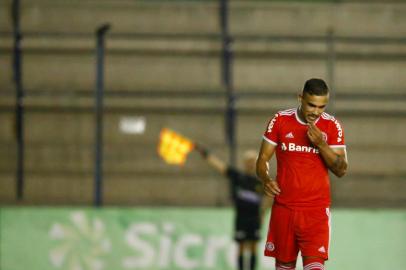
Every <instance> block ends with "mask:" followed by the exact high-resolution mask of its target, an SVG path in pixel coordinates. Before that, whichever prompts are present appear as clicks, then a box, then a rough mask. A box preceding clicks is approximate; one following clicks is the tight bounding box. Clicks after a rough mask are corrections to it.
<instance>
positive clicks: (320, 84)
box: [303, 78, 328, 96]
mask: <svg viewBox="0 0 406 270" xmlns="http://www.w3.org/2000/svg"><path fill="white" fill-rule="evenodd" d="M304 93H307V94H309V95H315V96H325V95H327V94H328V86H327V84H326V82H325V81H323V80H322V79H315V78H312V79H310V80H307V81H306V83H305V85H304V87H303V94H304Z"/></svg>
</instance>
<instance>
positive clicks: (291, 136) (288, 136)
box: [285, 132, 295, 139]
mask: <svg viewBox="0 0 406 270" xmlns="http://www.w3.org/2000/svg"><path fill="white" fill-rule="evenodd" d="M294 137H295V136H293V133H292V132H289V133H288V134H286V136H285V138H290V139H293V138H294Z"/></svg>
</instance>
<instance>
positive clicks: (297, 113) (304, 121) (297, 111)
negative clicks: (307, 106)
mask: <svg viewBox="0 0 406 270" xmlns="http://www.w3.org/2000/svg"><path fill="white" fill-rule="evenodd" d="M296 115H297V117H299V119H300V121H302V122H303V123H307V120H306V118H305V117H304V116H303V113H302V110H301V109H300V106H299V107H297V109H296Z"/></svg>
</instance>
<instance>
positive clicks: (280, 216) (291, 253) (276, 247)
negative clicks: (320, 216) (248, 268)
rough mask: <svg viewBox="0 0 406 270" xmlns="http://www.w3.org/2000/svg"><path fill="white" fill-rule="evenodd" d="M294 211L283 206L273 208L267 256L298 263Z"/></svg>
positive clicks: (266, 247)
mask: <svg viewBox="0 0 406 270" xmlns="http://www.w3.org/2000/svg"><path fill="white" fill-rule="evenodd" d="M293 215H294V213H293V211H292V210H290V209H288V208H285V207H283V206H278V205H274V206H273V207H272V213H271V220H270V223H269V229H268V236H267V242H266V246H265V252H264V253H265V256H270V257H275V258H276V259H277V260H279V261H282V262H291V261H296V259H297V254H298V246H297V244H296V239H295V231H294V228H295V226H294V219H293Z"/></svg>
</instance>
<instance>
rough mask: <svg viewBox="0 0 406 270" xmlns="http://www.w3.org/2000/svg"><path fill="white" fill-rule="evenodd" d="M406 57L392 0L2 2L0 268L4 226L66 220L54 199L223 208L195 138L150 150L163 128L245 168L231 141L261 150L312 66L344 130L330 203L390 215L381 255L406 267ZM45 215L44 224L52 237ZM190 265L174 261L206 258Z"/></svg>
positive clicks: (6, 259) (225, 200)
mask: <svg viewBox="0 0 406 270" xmlns="http://www.w3.org/2000/svg"><path fill="white" fill-rule="evenodd" d="M106 24H108V25H109V26H110V28H108V27H106ZM103 26H105V27H104V28H103ZM405 60H406V2H405V1H400V0H399V1H372V0H370V1H368V0H359V1H350V0H348V1H346V0H341V1H339V0H336V1H334V0H324V1H323V0H318V1H310V0H309V1H276V0H275V1H266V0H245V1H244V0H231V1H219V0H166V1H165V0H156V1H154V0H149V1H147V0H144V1H143V0H120V1H118V0H116V1H114V0H69V1H67V0H31V1H28V0H25V1H24V0H22V1H17V0H14V1H12V0H0V123H1V125H0V203H1V205H2V208H1V212H0V213H1V214H2V215H1V216H2V219H1V220H2V221H0V222H1V223H0V225H1V229H0V231H2V236H3V241H0V242H1V243H0V245H1V246H0V255H1V254H2V253H3V256H0V268H1V269H2V270H3V269H4V270H9V269H22V268H19V267H20V266H18V263H17V264H16V261H18V260H16V258H17V257H18V256H21V254H22V253H20V252H22V251H21V250H20V252H17V253H16V250H19V247H18V246H16V247H15V249H13V248H11V249H10V243H11V242H13V243H15V240H13V239H14V238H8V236H10V235H12V234H11V233H10V230H12V228H13V226H17V227H14V228H18V230H17V231H15V233H14V234H13V235H16V234H17V235H18V232H19V230H22V229H23V228H20V227H18V226H20V225H15V224H21V223H19V222H17V221H16V220H20V218H21V221H22V223H24V218H23V217H25V218H27V220H35V217H37V218H38V219H39V220H41V219H42V218H44V217H45V219H47V220H49V222H50V223H49V224H51V225H52V224H54V223H52V222H54V218H56V219H58V218H61V219H68V217H69V216H70V215H71V212H70V210H69V211H68V210H66V208H69V209H73V210H72V211H76V210H78V209H82V210H83V209H84V210H83V211H84V212H81V214H83V215H76V216H75V215H74V217H76V219H75V218H74V220H76V221H77V220H82V221H83V219H84V216H86V215H88V216H89V215H90V216H92V215H96V214H95V213H96V212H93V210H94V209H93V210H92V208H90V209H89V208H87V207H92V206H108V207H107V208H109V207H113V209H116V211H119V210H117V209H119V208H120V209H121V208H122V207H125V208H124V209H126V210H125V211H136V210H137V209H141V210H142V209H150V207H153V208H151V209H152V210H151V213H152V215H154V214H153V213H154V211H157V212H155V213H156V215H158V216H161V215H162V212H160V211H164V210H160V209H165V208H162V206H165V207H168V206H170V207H174V208H176V209H180V210H181V209H183V208H184V207H187V208H184V211H186V212H185V213H186V214H185V215H186V216H187V214H191V213H190V212H188V211H191V212H194V210H191V209H192V208H191V207H193V208H199V209H201V208H204V209H208V210H207V211H214V210H216V209H217V210H218V211H220V212H218V213H220V214H219V215H220V216H223V215H222V214H221V213H223V212H221V211H228V210H227V209H229V207H230V205H231V203H230V194H229V186H228V182H227V180H226V179H224V178H223V177H222V176H221V175H219V174H218V173H217V172H216V171H214V170H213V169H212V168H210V167H209V165H207V163H206V162H205V161H203V160H202V159H201V158H200V156H199V155H197V154H196V153H193V152H192V153H191V154H190V155H189V157H188V160H187V162H186V163H185V165H184V166H170V165H168V164H166V163H165V162H164V161H163V160H162V159H161V158H160V157H159V156H158V154H157V146H158V142H159V133H160V131H161V129H162V128H164V127H167V128H172V129H174V130H176V131H177V132H179V133H181V134H183V135H184V136H186V137H189V138H191V139H192V140H196V141H198V142H200V143H202V144H204V145H206V146H207V147H208V148H209V149H211V151H212V152H213V153H215V154H216V155H218V156H219V157H221V158H222V159H224V160H225V161H227V162H229V163H230V164H234V165H236V166H241V162H240V154H242V153H243V152H244V151H245V150H247V149H259V145H260V142H261V140H262V134H263V132H264V130H265V127H266V124H267V121H268V120H269V118H270V117H272V116H273V115H274V114H275V113H276V112H277V111H278V110H281V109H285V108H292V107H295V106H297V98H296V96H297V94H298V93H299V92H300V91H301V90H302V87H303V84H304V82H305V81H306V80H307V79H309V78H312V77H319V78H323V79H325V80H326V81H327V82H328V84H329V86H330V89H331V90H332V99H331V102H330V104H329V107H328V109H327V112H329V113H331V114H334V115H335V116H337V118H338V119H339V120H340V121H341V122H342V124H343V127H344V131H345V138H346V144H347V151H348V158H349V164H350V167H349V171H348V174H347V175H346V176H345V177H344V178H342V179H336V178H335V177H333V176H332V194H333V206H334V207H335V208H337V211H338V212H340V211H343V212H341V213H342V214H343V216H345V218H344V219H342V220H343V224H344V223H346V222H349V223H348V224H360V223H359V222H360V220H356V219H355V220H354V223H351V222H350V220H352V218H354V217H353V216H352V215H351V213H361V214H360V215H359V217H362V216H363V215H367V216H368V213H369V214H371V218H372V219H371V223H372V224H374V225H376V226H378V225H379V224H382V226H385V225H384V224H392V225H393V226H394V227H393V228H395V229H393V228H392V227H390V228H392V229H390V228H388V230H392V232H396V233H395V235H396V237H395V238H396V239H398V241H399V245H394V246H393V249H394V250H396V251H393V250H392V251H393V252H395V253H393V252H391V254H392V256H394V257H391V258H392V259H391V261H392V263H394V264H393V266H394V268H398V269H400V268H401V267H402V266H403V267H404V265H406V262H405V258H403V256H398V255H399V254H402V253H403V254H405V248H404V246H401V245H400V243H401V242H403V241H406V233H405V231H406V158H405V155H406V141H405V139H404V138H405V133H406V89H405V85H406V76H405V75H406V73H405V70H406V61H405ZM271 166H272V167H273V170H275V164H271ZM36 206H41V208H38V207H36ZM44 206H47V208H44ZM54 206H64V208H54ZM72 207H73V208H72ZM83 207H85V208H83ZM44 209H53V210H49V211H51V212H47V211H45V210H44ZM54 209H60V212H58V210H54ZM109 209H112V208H109ZM131 209H133V210H131ZM82 210H80V211H82ZM20 211H22V212H20ZM27 211H28V212H27ZM30 211H31V212H30ZM36 211H40V212H41V211H45V212H41V213H39V212H36ZM52 211H57V212H52ZM64 211H66V212H64ZM106 211H108V210H106ZM111 211H113V210H111ZM123 211H124V210H123ZM357 211H361V212H357ZM363 211H364V212H363ZM365 211H366V212H365ZM376 211H377V212H376ZM24 213H25V214H24ZM98 213H100V214H102V212H98ZM120 213H121V214H120ZM131 213H132V214H130V216H131V215H134V218H135V219H137V217H138V218H139V216H137V214H136V212H131ZM205 213H206V212H205ZM227 213H228V212H227ZM373 213H377V215H374V214H373ZM116 214H117V215H124V216H126V215H128V213H127V212H125V213H122V212H120V211H119V212H117V213H116ZM206 214H207V213H206ZM54 215H55V216H54ZM103 215H107V216H108V217H106V219H105V222H107V223H108V222H113V223H114V222H115V221H112V220H114V219H115V216H114V215H113V214H112V217H111V216H109V215H108V212H107V214H106V212H104V214H103ZM202 215H205V214H202ZM227 215H228V214H226V216H227ZM347 215H348V216H347ZM78 216H79V218H78ZM368 217H369V216H368ZM374 217H375V218H376V219H374ZM391 218H393V219H391ZM183 219H185V220H188V219H187V218H183V217H182V218H179V219H176V222H178V223H179V224H180V223H181V222H180V220H183ZM215 219H216V218H215ZM102 220H103V218H102ZM362 221H365V220H364V219H362ZM385 221H387V222H389V223H385ZM159 222H161V221H159ZM159 222H158V223H159ZM176 222H175V223H176ZM224 222H226V223H227V222H228V221H227V220H225V221H224ZM381 222H382V223H381ZM79 223H80V222H79ZM178 223H176V224H178ZM114 224H116V223H114ZM153 224H155V223H153ZM159 224H160V223H159ZM51 225H49V226H48V227H46V226H45V228H44V231H43V232H44V233H45V234H44V235H46V234H47V233H48V232H49V233H50V232H54V234H53V235H56V236H55V237H56V239H59V238H58V236H60V235H61V234H60V230H58V229H55V230H52V228H54V227H53V226H54V225H52V226H51ZM123 226H124V225H123ZM199 226H200V225H199ZM224 226H225V227H224V228H226V229H224V232H226V233H225V235H227V232H228V229H227V228H228V227H227V226H228V225H224ZM379 226H381V225H379ZM388 226H389V225H388ZM34 227H35V226H34ZM124 227H125V228H128V227H126V226H124ZM219 227H221V226H219ZM349 227H351V225H349ZM58 228H59V227H58ZM59 229H60V228H59ZM376 229H378V228H376ZM123 230H124V229H123ZM185 230H186V231H187V229H185ZM202 230H204V229H202ZM55 231H56V233H55ZM366 231H367V232H366V233H367V235H368V233H371V234H373V235H374V237H376V235H377V234H375V232H374V231H373V230H372V231H368V230H366ZM58 232H59V234H58ZM358 233H360V232H358ZM34 234H35V233H34V231H33V233H32V235H31V236H27V237H28V238H27V239H31V238H30V237H33V235H34ZM118 234H119V233H116V235H118ZM51 235H52V234H51ZM342 235H347V234H345V232H343V234H342ZM348 235H349V236H348ZM348 235H347V237H349V239H351V237H353V236H354V235H356V233H354V234H351V233H350V234H348ZM10 237H11V236H10ZM384 238H385V237H384ZM389 239H390V238H387V239H386V241H388V242H385V243H384V244H383V245H378V246H377V247H378V250H379V249H382V247H385V245H387V244H388V243H393V241H392V240H393V239H391V241H389ZM39 241H40V240H39ZM17 242H18V240H17ZM364 244H365V243H364ZM381 244H382V243H381ZM389 245H391V244H389ZM21 246H24V245H23V244H21ZM21 246H20V248H21ZM386 247H387V248H388V246H386ZM338 249H339V248H337V250H338ZM388 249H389V250H390V248H388ZM343 250H344V249H343ZM1 252H2V253H1ZM343 252H344V251H343ZM388 252H389V251H388ZM24 254H25V253H24ZM341 254H345V253H341ZM393 254H395V255H393ZM396 254H398V255H396ZM343 256H344V255H343ZM362 256H363V257H362ZM367 256H368V255H365V254H363V255H361V257H362V258H368V257H367ZM2 258H3V259H2ZM341 259H342V258H341ZM33 260H34V261H30V262H31V263H30V264H29V265H35V262H37V261H35V260H36V259H35V258H34V259H33ZM28 261H29V260H28ZM365 261H366V260H363V262H365ZM51 262H54V261H52V260H50V261H48V263H51ZM110 262H112V261H110ZM113 264H114V263H113ZM39 265H41V267H43V268H42V269H54V268H52V267H51V266H50V265H51V264H49V265H47V264H46V263H44V265H42V264H39ZM45 265H46V266H45ZM53 265H54V267H55V269H59V268H62V265H64V264H63V263H60V264H59V265H61V266H60V267H59V266H58V263H54V264H53ZM55 265H56V266H55ZM72 265H74V264H72ZM124 265H125V264H124ZM128 265H130V266H131V264H127V266H128ZM146 265H147V264H146ZM160 265H161V266H162V265H165V264H164V263H162V264H160ZM400 265H402V266H400ZM57 266H58V267H57ZM132 266H134V265H132ZM192 266H193V265H192ZM192 266H191V265H189V266H188V267H189V268H188V267H184V268H187V269H208V268H210V267H208V266H207V267H206V268H205V267H203V266H198V267H197V266H196V267H192ZM340 266H341V269H344V268H342V267H343V264H341V265H340ZM358 266H361V262H360V265H358ZM373 266H374V265H370V266H368V267H367V268H362V267H361V269H374V268H373ZM24 267H25V266H24ZM50 267H51V268H50ZM75 267H76V266H72V267H71V268H66V269H82V268H75ZM95 267H96V266H95ZM98 267H100V265H99V266H98ZM134 267H135V266H134ZM140 267H141V266H138V268H137V267H135V268H134V269H162V268H163V267H160V266H151V265H150V266H148V267H147V266H145V267H146V268H142V267H141V268H140ZM154 267H155V268H154ZM165 267H166V266H165ZM199 267H200V268H199ZM345 267H346V268H345V269H356V268H351V267H350V266H345ZM364 267H365V265H364ZM128 268H131V267H128ZM180 268H182V267H180ZM358 268H359V267H358ZM25 269H28V268H25ZM32 269H39V268H32ZM83 269H102V268H97V267H96V268H94V267H93V266H89V268H83ZM104 269H109V268H108V267H107V268H106V267H104ZM110 269H113V268H110ZM114 269H120V268H117V266H115V267H114ZM166 269H178V268H177V267H175V266H172V268H170V267H169V268H166ZM213 269H215V268H213ZM222 269H226V268H222ZM267 269H271V268H270V267H268V268H267ZM272 269H273V268H272ZM332 269H333V268H332ZM336 269H339V268H336ZM375 269H382V268H375Z"/></svg>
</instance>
